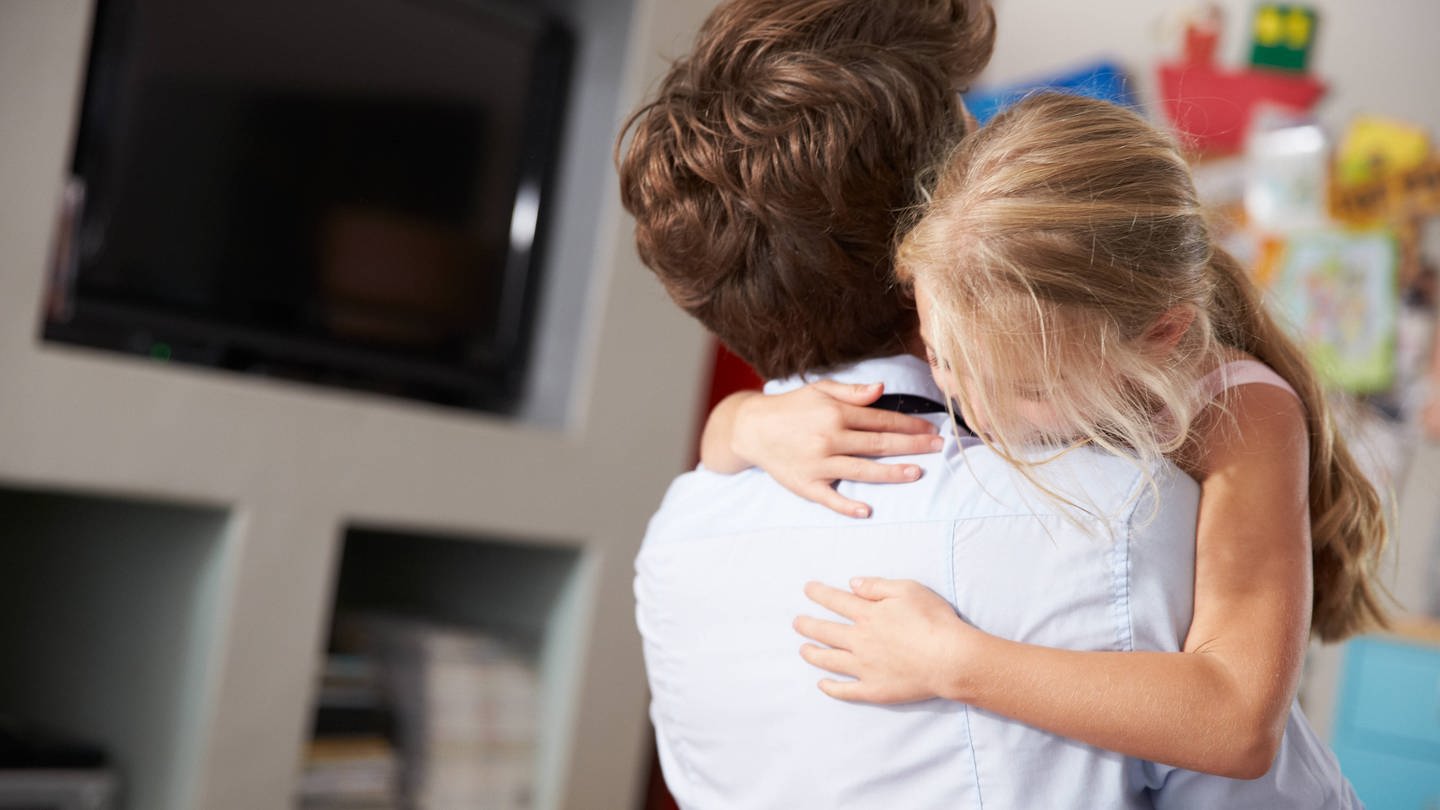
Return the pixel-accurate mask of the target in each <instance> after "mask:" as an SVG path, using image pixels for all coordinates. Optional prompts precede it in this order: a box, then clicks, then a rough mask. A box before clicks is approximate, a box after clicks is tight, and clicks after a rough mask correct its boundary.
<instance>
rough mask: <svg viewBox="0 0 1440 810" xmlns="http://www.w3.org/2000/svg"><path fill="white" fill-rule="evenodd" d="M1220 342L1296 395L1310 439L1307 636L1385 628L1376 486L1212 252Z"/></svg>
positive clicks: (1296, 357) (1219, 253)
mask: <svg viewBox="0 0 1440 810" xmlns="http://www.w3.org/2000/svg"><path fill="white" fill-rule="evenodd" d="M1209 271H1210V276H1211V281H1212V284H1213V291H1212V296H1213V298H1212V301H1213V312H1214V321H1213V323H1214V328H1215V330H1216V338H1218V339H1219V340H1220V342H1222V343H1225V344H1227V345H1230V346H1233V347H1235V348H1238V349H1241V350H1243V351H1245V352H1248V353H1249V354H1251V355H1254V356H1255V357H1256V358H1257V359H1258V360H1260V362H1262V363H1264V364H1265V365H1267V366H1269V367H1271V368H1272V369H1274V370H1275V371H1276V372H1277V373H1278V374H1279V375H1280V376H1281V377H1284V378H1285V380H1286V381H1287V382H1289V383H1290V385H1292V386H1293V387H1294V388H1295V392H1296V393H1297V394H1299V396H1300V401H1301V403H1302V404H1303V405H1304V406H1305V413H1306V423H1307V424H1306V426H1307V428H1308V431H1309V434H1310V540H1311V547H1312V556H1313V560H1314V569H1315V603H1314V610H1313V613H1312V615H1311V620H1310V626H1311V631H1312V632H1313V633H1314V634H1315V635H1317V636H1319V637H1320V639H1321V640H1322V641H1339V640H1341V639H1344V638H1346V637H1348V636H1351V635H1354V634H1355V633H1358V632H1361V631H1363V630H1366V629H1369V628H1372V627H1384V626H1386V624H1387V619H1386V613H1385V609H1384V607H1383V606H1382V605H1381V598H1380V594H1379V592H1378V585H1377V583H1376V581H1375V573H1376V569H1377V568H1378V566H1379V561H1380V555H1381V552H1382V551H1383V550H1384V548H1385V541H1386V536H1387V531H1386V526H1385V516H1384V509H1383V507H1382V505H1381V502H1380V497H1379V495H1378V494H1376V492H1375V487H1374V486H1373V485H1372V484H1371V483H1370V481H1369V480H1368V479H1366V478H1365V475H1364V474H1363V473H1362V472H1361V471H1360V467H1359V465H1358V464H1356V462H1355V459H1354V457H1353V456H1351V455H1350V451H1349V450H1348V449H1347V448H1346V446H1345V442H1344V440H1343V439H1342V438H1341V436H1340V435H1339V433H1338V432H1337V431H1336V429H1335V423H1334V420H1333V418H1332V416H1331V414H1330V407H1329V405H1328V403H1327V402H1326V399H1325V391H1324V389H1323V388H1322V387H1321V385H1320V381H1319V379H1318V378H1317V377H1316V375H1315V372H1314V370H1313V369H1312V368H1311V366H1310V362H1309V361H1308V360H1307V359H1306V357H1305V355H1304V352H1303V351H1302V350H1301V348H1300V346H1299V345H1298V344H1296V342H1295V341H1294V340H1293V339H1291V337H1290V335H1289V334H1288V333H1287V332H1286V331H1285V330H1284V329H1283V328H1282V327H1281V326H1280V324H1279V323H1277V322H1276V320H1275V318H1274V317H1272V316H1271V315H1270V313H1269V312H1268V311H1267V310H1266V308H1265V306H1264V304H1263V302H1262V300H1261V296H1260V290H1259V288H1257V287H1256V286H1255V283H1254V282H1253V281H1251V279H1250V276H1249V274H1248V273H1246V271H1245V269H1244V268H1243V267H1241V266H1240V263H1239V262H1237V261H1236V260H1235V259H1234V257H1232V256H1230V254H1228V253H1226V252H1225V251H1224V250H1222V249H1220V248H1219V247H1216V248H1215V252H1214V255H1213V256H1212V257H1211V260H1210V266H1209Z"/></svg>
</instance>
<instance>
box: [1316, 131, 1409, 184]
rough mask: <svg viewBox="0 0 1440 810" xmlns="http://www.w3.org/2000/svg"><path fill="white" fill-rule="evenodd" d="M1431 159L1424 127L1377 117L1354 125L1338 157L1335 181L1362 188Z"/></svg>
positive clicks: (1343, 140) (1341, 141)
mask: <svg viewBox="0 0 1440 810" xmlns="http://www.w3.org/2000/svg"><path fill="white" fill-rule="evenodd" d="M1429 156H1430V136H1429V134H1428V133H1427V132H1426V131H1425V130H1424V128H1422V127H1418V126H1415V125H1413V124H1407V123H1405V122H1403V121H1394V120H1391V119H1388V118H1380V117H1378V116H1373V115H1362V116H1360V117H1358V118H1356V119H1355V120H1354V121H1352V122H1351V123H1350V126H1349V128H1348V129H1346V130H1345V135H1344V137H1342V138H1341V139H1340V146H1339V148H1338V149H1337V150H1336V154H1335V169H1336V172H1335V181H1336V182H1337V183H1340V184H1341V185H1358V184H1361V183H1367V182H1370V181H1372V180H1379V179H1381V178H1383V177H1385V176H1386V175H1389V174H1394V173H1397V172H1408V171H1412V170H1414V169H1418V168H1420V166H1422V165H1424V163H1425V161H1426V159H1427V158H1428V157H1429Z"/></svg>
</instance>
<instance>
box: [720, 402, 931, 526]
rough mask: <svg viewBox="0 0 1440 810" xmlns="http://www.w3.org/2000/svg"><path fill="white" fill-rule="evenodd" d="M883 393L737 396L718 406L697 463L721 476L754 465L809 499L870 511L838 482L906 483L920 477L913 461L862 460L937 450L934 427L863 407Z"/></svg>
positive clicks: (852, 512)
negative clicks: (837, 485) (838, 489)
mask: <svg viewBox="0 0 1440 810" xmlns="http://www.w3.org/2000/svg"><path fill="white" fill-rule="evenodd" d="M882 393H884V388H883V386H881V385H880V384H879V383H875V384H872V385H848V384H845V383H837V382H834V381H831V380H822V381H820V382H816V383H811V384H810V385H807V386H805V387H803V388H799V389H796V390H794V391H790V392H788V393H784V394H775V395H765V394H761V393H759V392H757V391H740V392H737V393H734V394H731V395H730V396H728V397H726V398H725V399H723V400H721V401H720V404H718V405H716V406H715V410H714V411H712V412H711V413H710V418H709V420H708V421H706V423H705V431H704V433H702V434H701V437H700V463H701V464H703V465H705V467H706V468H708V469H710V470H712V471H714V472H719V473H737V472H740V471H741V470H744V469H747V468H749V467H752V466H754V467H759V468H761V469H762V470H764V471H765V472H767V473H769V474H770V476H771V477H772V478H774V479H775V480H776V481H777V482H779V483H780V484H781V485H782V486H784V487H785V488H786V489H788V490H790V491H791V492H793V493H795V494H796V495H799V496H800V497H802V498H805V499H806V500H810V501H814V502H816V503H818V504H821V505H823V506H826V507H829V508H830V509H833V510H835V511H836V512H839V513H840V514H842V515H849V516H852V517H862V518H863V517H868V516H869V515H870V507H868V506H866V505H865V504H863V503H860V502H859V501H852V500H850V499H849V498H846V497H844V496H842V495H841V494H840V493H838V492H836V491H835V489H834V484H835V482H836V481H838V480H842V479H843V480H846V481H867V482H871V483H882V484H883V483H904V482H907V481H914V480H915V479H917V478H919V477H920V472H921V471H920V468H919V467H917V466H915V465H914V464H883V463H880V462H878V461H872V460H870V459H867V458H860V456H872V457H874V456H897V455H909V454H913V453H929V452H933V451H935V450H939V449H940V447H941V445H942V441H941V439H940V438H939V436H937V435H936V431H937V428H936V427H935V425H934V424H932V423H930V422H928V421H926V420H924V419H921V418H919V417H916V416H905V415H903V414H898V413H894V412H893V411H886V410H880V409H876V408H869V407H866V406H867V405H869V404H870V403H872V402H874V401H875V400H876V399H877V398H878V397H879V396H880V395H881V394H882Z"/></svg>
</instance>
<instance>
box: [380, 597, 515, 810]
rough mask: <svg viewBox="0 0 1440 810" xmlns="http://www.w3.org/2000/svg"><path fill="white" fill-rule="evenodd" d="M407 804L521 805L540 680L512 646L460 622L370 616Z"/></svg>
mask: <svg viewBox="0 0 1440 810" xmlns="http://www.w3.org/2000/svg"><path fill="white" fill-rule="evenodd" d="M366 631H367V635H369V636H370V638H371V639H372V640H373V642H374V644H375V645H376V649H377V650H378V652H379V656H380V660H381V661H382V662H383V668H384V672H385V680H386V684H387V693H388V695H389V697H390V700H391V705H392V707H393V709H394V711H395V727H396V737H395V739H396V742H397V744H398V745H397V747H398V749H399V750H400V752H401V755H402V759H403V772H404V780H403V782H404V786H405V794H406V797H407V799H408V800H409V802H410V806H412V807H414V808H415V809H416V810H459V808H467V810H468V808H486V810H525V808H529V807H530V806H531V800H532V794H533V790H534V764H535V756H536V739H537V718H538V716H539V679H538V674H537V671H536V667H535V664H534V661H533V656H532V655H530V654H529V653H528V651H526V650H525V649H522V647H521V646H520V645H516V644H514V643H511V642H507V641H504V640H501V639H499V638H496V637H494V636H492V635H488V634H486V633H485V632H483V631H481V630H477V629H474V628H468V627H457V626H453V625H443V624H438V623H433V622H426V621H418V620H410V619H401V618H390V617H386V618H371V619H369V620H367V622H366Z"/></svg>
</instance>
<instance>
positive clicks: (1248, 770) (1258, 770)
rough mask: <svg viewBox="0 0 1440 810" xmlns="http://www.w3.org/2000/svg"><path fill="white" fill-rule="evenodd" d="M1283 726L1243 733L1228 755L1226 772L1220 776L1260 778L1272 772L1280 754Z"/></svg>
mask: <svg viewBox="0 0 1440 810" xmlns="http://www.w3.org/2000/svg"><path fill="white" fill-rule="evenodd" d="M1283 733H1284V732H1283V727H1282V729H1281V731H1279V732H1277V731H1274V730H1272V729H1269V728H1266V729H1259V730H1257V731H1256V732H1255V733H1252V734H1241V735H1239V738H1238V739H1237V740H1236V744H1235V745H1234V746H1233V747H1232V748H1231V751H1230V752H1229V753H1230V756H1228V757H1227V760H1228V761H1227V762H1226V764H1225V768H1224V772H1223V773H1220V774H1219V775H1220V776H1226V777H1229V778H1231V779H1259V778H1260V777H1262V776H1264V775H1265V774H1267V773H1269V772H1270V768H1271V767H1273V766H1274V764H1275V757H1276V756H1278V755H1279V754H1280V741H1281V738H1282V735H1283Z"/></svg>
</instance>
